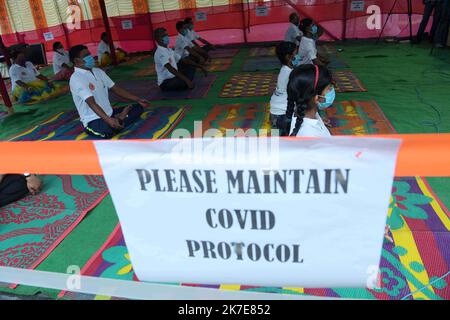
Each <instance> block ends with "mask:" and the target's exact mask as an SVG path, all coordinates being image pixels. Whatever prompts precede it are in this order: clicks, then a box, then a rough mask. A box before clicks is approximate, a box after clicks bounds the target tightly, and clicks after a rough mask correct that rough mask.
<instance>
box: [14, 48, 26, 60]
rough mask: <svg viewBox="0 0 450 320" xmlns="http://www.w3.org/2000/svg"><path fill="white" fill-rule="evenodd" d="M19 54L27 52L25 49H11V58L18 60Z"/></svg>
mask: <svg viewBox="0 0 450 320" xmlns="http://www.w3.org/2000/svg"><path fill="white" fill-rule="evenodd" d="M19 54H25V52H24V51H23V50H20V49H19V50H18V49H14V50H11V59H13V60H16V59H17V57H18V56H19Z"/></svg>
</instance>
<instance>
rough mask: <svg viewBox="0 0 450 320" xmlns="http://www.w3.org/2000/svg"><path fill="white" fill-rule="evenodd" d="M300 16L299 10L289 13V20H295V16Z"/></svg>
mask: <svg viewBox="0 0 450 320" xmlns="http://www.w3.org/2000/svg"><path fill="white" fill-rule="evenodd" d="M296 17H297V18H298V17H299V16H298V13H297V12H292V13H291V14H290V15H289V21H290V22H292V20H294V18H296Z"/></svg>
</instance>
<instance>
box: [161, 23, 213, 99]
mask: <svg viewBox="0 0 450 320" xmlns="http://www.w3.org/2000/svg"><path fill="white" fill-rule="evenodd" d="M154 38H155V40H156V42H157V49H156V52H155V68H156V74H157V78H158V86H159V87H160V88H161V90H162V91H178V90H185V89H193V88H194V83H193V82H192V81H193V80H194V76H195V72H196V68H200V69H202V70H203V72H204V73H205V76H207V75H208V73H207V71H206V69H205V68H204V67H202V66H200V65H199V64H197V63H195V62H193V61H192V60H191V59H189V57H185V58H182V57H181V56H180V55H178V54H177V53H176V52H175V51H174V50H172V49H171V48H169V42H170V39H169V35H168V34H167V30H166V29H164V28H158V29H156V30H155V34H154Z"/></svg>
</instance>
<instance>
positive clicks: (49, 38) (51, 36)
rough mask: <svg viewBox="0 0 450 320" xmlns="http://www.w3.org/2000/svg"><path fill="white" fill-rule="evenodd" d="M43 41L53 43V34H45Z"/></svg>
mask: <svg viewBox="0 0 450 320" xmlns="http://www.w3.org/2000/svg"><path fill="white" fill-rule="evenodd" d="M44 39H45V41H53V40H55V36H54V35H53V32H45V33H44Z"/></svg>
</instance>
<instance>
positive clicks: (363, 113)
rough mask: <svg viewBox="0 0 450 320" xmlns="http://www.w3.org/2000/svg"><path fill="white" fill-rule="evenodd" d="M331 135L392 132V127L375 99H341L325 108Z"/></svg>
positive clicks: (393, 131)
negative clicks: (330, 125) (330, 126)
mask: <svg viewBox="0 0 450 320" xmlns="http://www.w3.org/2000/svg"><path fill="white" fill-rule="evenodd" d="M326 117H327V118H328V119H329V120H330V121H331V124H332V128H331V133H332V134H333V135H367V134H392V133H395V130H394V128H393V127H392V125H391V124H390V122H389V121H388V120H387V119H386V117H385V116H384V113H383V112H382V111H381V109H380V107H379V106H378V105H377V103H376V102H375V101H341V102H336V103H335V104H334V105H333V107H332V108H328V109H327V110H326Z"/></svg>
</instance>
